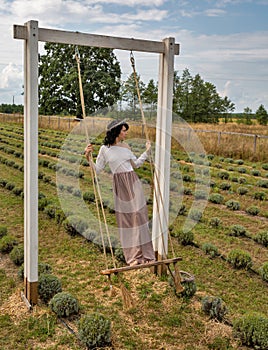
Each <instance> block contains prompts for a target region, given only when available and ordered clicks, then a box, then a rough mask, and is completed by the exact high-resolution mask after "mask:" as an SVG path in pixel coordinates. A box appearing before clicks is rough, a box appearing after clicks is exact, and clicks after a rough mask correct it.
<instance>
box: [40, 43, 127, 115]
mask: <svg viewBox="0 0 268 350" xmlns="http://www.w3.org/2000/svg"><path fill="white" fill-rule="evenodd" d="M45 50H46V53H45V54H44V55H41V56H40V59H39V78H40V84H39V96H40V99H39V101H40V113H43V114H68V115H76V116H81V115H82V108H81V101H80V93H79V82H78V70H77V62H76V59H75V48H74V46H73V45H65V44H53V43H46V44H45ZM79 54H80V69H81V78H82V85H83V91H84V100H85V108H86V112H87V114H89V113H93V112H95V111H96V110H97V109H100V108H104V107H107V106H112V105H113V104H114V103H115V102H116V101H117V99H118V98H119V88H120V76H121V70H120V65H119V62H118V60H117V59H116V56H115V55H114V53H113V51H112V50H110V49H103V48H95V47H86V46H81V47H79Z"/></svg>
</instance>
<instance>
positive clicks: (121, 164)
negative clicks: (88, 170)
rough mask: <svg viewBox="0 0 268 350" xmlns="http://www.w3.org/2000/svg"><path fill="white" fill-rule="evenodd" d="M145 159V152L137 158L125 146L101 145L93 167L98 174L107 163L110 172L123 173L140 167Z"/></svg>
mask: <svg viewBox="0 0 268 350" xmlns="http://www.w3.org/2000/svg"><path fill="white" fill-rule="evenodd" d="M146 159H147V152H144V153H142V155H141V156H140V157H139V158H137V157H136V156H135V155H134V154H133V153H132V151H131V150H130V149H129V148H128V147H127V146H126V147H124V146H116V145H115V146H110V147H108V146H105V145H103V146H101V148H100V150H99V154H98V156H97V159H96V164H95V169H96V173H97V174H99V173H100V172H101V171H102V170H103V169H104V167H105V165H106V164H107V163H108V165H109V167H110V169H111V172H112V173H113V174H115V173H125V172H128V171H133V167H134V168H138V167H140V166H141V165H142V164H143V163H144V162H145V160H146Z"/></svg>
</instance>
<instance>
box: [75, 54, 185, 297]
mask: <svg viewBox="0 0 268 350" xmlns="http://www.w3.org/2000/svg"><path fill="white" fill-rule="evenodd" d="M75 58H76V61H77V66H78V78H79V90H80V98H81V106H82V112H83V119H84V120H85V117H86V113H85V103H84V94H83V87H82V79H81V71H80V55H79V51H78V48H77V47H76V48H75ZM130 61H131V65H132V69H133V75H134V79H135V84H136V90H137V95H138V100H139V105H140V110H141V116H142V125H143V130H144V133H145V136H146V140H149V133H148V128H147V124H146V120H145V116H144V112H143V106H142V100H141V95H140V89H139V82H138V79H137V74H136V68H135V59H134V55H133V53H132V51H131V52H130ZM85 130H86V139H87V143H88V142H89V137H88V131H87V128H86V126H85ZM88 162H89V164H90V165H93V164H94V161H93V157H92V153H90V158H88ZM149 163H150V167H151V176H152V183H153V187H154V186H155V183H154V181H153V175H154V168H153V166H154V163H153V160H152V155H151V153H150V159H149ZM90 172H91V178H92V184H93V190H94V195H95V202H96V209H97V216H98V220H99V227H100V234H101V241H102V245H103V253H104V258H105V263H106V269H105V270H102V271H100V273H101V274H102V275H106V276H108V278H109V281H110V288H111V287H112V284H111V275H112V274H115V275H118V274H119V273H123V272H128V271H133V270H140V269H144V268H152V267H154V268H155V269H156V268H157V267H158V266H165V267H166V268H167V269H168V270H169V272H170V275H171V277H172V279H173V281H174V286H175V290H176V293H181V292H182V291H183V290H184V288H183V286H182V285H181V282H182V278H181V274H180V271H179V270H178V266H177V265H176V264H177V262H178V261H181V260H182V258H181V257H176V256H175V252H174V248H173V244H172V240H171V237H170V234H169V241H170V246H171V249H172V254H173V258H170V259H168V258H166V259H162V260H159V261H153V262H148V263H144V264H138V265H134V266H123V267H117V266H116V260H115V257H114V254H113V248H112V244H111V239H110V233H109V229H108V225H107V220H106V214H105V211H104V207H103V201H102V196H101V191H100V187H99V182H98V177H97V174H96V170H95V167H94V165H93V166H90ZM155 179H156V185H157V186H158V189H160V187H159V181H158V177H157V176H155ZM159 194H160V195H159V198H156V202H157V208H158V209H159V200H160V202H161V204H163V198H162V194H161V191H159ZM99 206H100V207H101V213H102V217H103V220H104V225H105V230H106V234H107V238H108V242H109V246H110V247H109V248H110V252H111V255H112V261H113V268H109V267H108V259H107V254H106V247H105V243H104V235H103V230H102V225H101V214H100V208H99ZM165 220H167V218H166V217H165ZM160 225H161V232H163V230H162V224H161V222H160ZM161 239H162V244H163V247H164V254H165V257H167V252H166V251H165V245H164V240H163V234H162V235H161ZM171 264H172V265H173V268H174V272H172V270H171V268H170V265H171ZM155 272H156V270H155ZM125 292H126V291H125Z"/></svg>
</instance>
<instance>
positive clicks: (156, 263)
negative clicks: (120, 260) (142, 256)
mask: <svg viewBox="0 0 268 350" xmlns="http://www.w3.org/2000/svg"><path fill="white" fill-rule="evenodd" d="M181 260H182V258H181V257H177V258H173V259H165V260H159V261H153V262H148V263H146V264H139V265H134V266H123V267H118V268H113V269H107V270H102V271H101V272H100V273H101V274H102V275H107V276H110V275H111V274H113V273H114V274H117V273H120V272H126V271H131V270H139V269H145V268H150V267H153V266H159V265H167V266H169V265H170V264H176V263H177V262H178V261H181Z"/></svg>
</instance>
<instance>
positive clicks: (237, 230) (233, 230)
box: [228, 225, 247, 237]
mask: <svg viewBox="0 0 268 350" xmlns="http://www.w3.org/2000/svg"><path fill="white" fill-rule="evenodd" d="M246 234H247V230H246V229H245V227H244V226H242V225H232V226H231V227H229V230H228V235H229V236H234V237H239V236H246Z"/></svg>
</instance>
